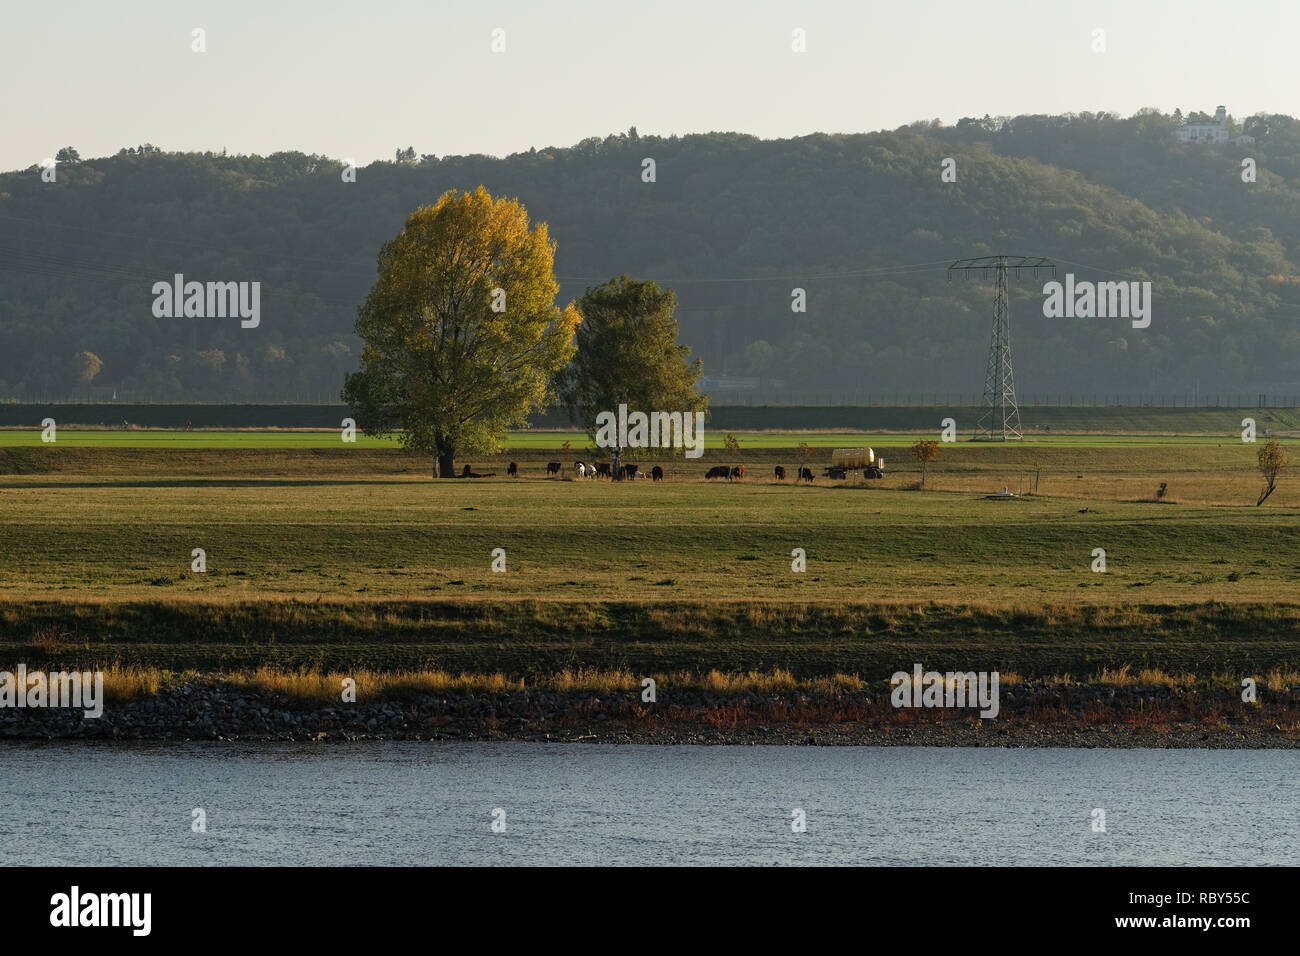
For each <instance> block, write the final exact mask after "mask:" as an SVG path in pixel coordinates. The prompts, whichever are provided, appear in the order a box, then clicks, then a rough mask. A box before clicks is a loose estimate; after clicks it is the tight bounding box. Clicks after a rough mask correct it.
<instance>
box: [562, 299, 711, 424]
mask: <svg viewBox="0 0 1300 956" xmlns="http://www.w3.org/2000/svg"><path fill="white" fill-rule="evenodd" d="M577 306H578V311H579V312H580V313H581V314H582V324H581V325H580V326H578V331H577V336H576V351H575V353H574V356H573V361H572V362H571V363H570V364H569V365H567V366H565V368H564V369H563V370H562V371H561V372H560V373H559V374H558V375H557V376H556V385H557V395H558V398H559V401H560V404H561V405H563V406H564V407H565V408H566V409H567V410H568V411H569V415H570V417H571V418H572V419H573V421H575V422H579V423H580V424H582V425H583V426H585V427H586V428H587V434H588V436H589V437H591V438H592V440H593V441H594V440H595V437H596V416H597V415H598V414H599V413H601V412H605V411H610V412H612V411H616V410H617V409H618V406H619V405H620V404H626V405H627V406H628V408H629V409H630V410H633V411H642V412H646V413H649V412H651V411H664V412H682V413H686V412H697V411H704V410H705V408H706V405H707V399H706V398H704V397H703V396H701V395H699V394H697V392H696V389H695V386H696V381H697V380H698V379H699V376H700V371H701V369H702V368H703V365H702V363H701V362H700V361H699V360H696V361H695V362H691V361H690V354H691V349H690V347H689V346H687V345H683V344H681V343H679V342H678V341H677V334H678V329H677V319H676V317H675V315H674V313H675V311H676V309H677V297H676V296H675V295H674V294H673V292H672V290H671V289H666V290H661V289H660V288H659V286H658V285H657V284H656V283H655V282H654V281H652V280H638V279H629V278H628V277H627V276H622V277H620V278H618V279H610V280H609V281H608V282H606V283H605V284H604V285H600V286H596V287H594V288H591V289H588V290H587V291H586V293H585V294H584V295H583V296H582V297H581V298H580V299H578V303H577Z"/></svg>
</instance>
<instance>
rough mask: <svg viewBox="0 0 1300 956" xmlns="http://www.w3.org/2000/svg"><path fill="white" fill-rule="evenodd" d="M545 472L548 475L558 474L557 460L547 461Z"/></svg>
mask: <svg viewBox="0 0 1300 956" xmlns="http://www.w3.org/2000/svg"><path fill="white" fill-rule="evenodd" d="M546 473H547V474H548V475H558V474H559V473H560V463H559V462H558V461H548V462H547V463H546Z"/></svg>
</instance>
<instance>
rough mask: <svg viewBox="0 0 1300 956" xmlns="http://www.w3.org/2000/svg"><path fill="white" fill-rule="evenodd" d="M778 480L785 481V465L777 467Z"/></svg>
mask: <svg viewBox="0 0 1300 956" xmlns="http://www.w3.org/2000/svg"><path fill="white" fill-rule="evenodd" d="M776 480H777V481H785V466H784V465H777V466H776Z"/></svg>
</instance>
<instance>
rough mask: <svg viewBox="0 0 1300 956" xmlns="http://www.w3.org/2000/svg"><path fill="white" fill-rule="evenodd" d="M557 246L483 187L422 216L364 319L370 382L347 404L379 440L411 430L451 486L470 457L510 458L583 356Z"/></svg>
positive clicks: (383, 271) (382, 276)
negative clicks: (507, 446)
mask: <svg viewBox="0 0 1300 956" xmlns="http://www.w3.org/2000/svg"><path fill="white" fill-rule="evenodd" d="M554 257H555V244H554V243H553V242H552V241H551V240H550V238H549V237H548V235H547V231H546V224H545V223H538V224H537V225H536V226H534V227H533V228H531V229H530V228H529V226H528V214H527V213H526V212H525V210H524V207H523V206H521V205H520V204H519V203H518V202H517V201H515V200H512V199H493V198H492V196H490V195H489V194H488V192H487V190H486V189H484V188H483V187H482V186H480V187H479V188H478V189H476V190H474V191H473V192H460V191H458V190H454V189H453V190H449V191H448V192H445V193H443V195H442V196H441V197H439V199H438V201H437V202H436V203H435V204H434V205H433V206H421V207H420V208H419V209H417V210H415V212H413V213H411V215H410V216H409V217H407V220H406V226H405V228H403V229H402V232H401V233H400V234H399V235H398V236H397V238H395V239H393V240H392V241H391V242H388V243H385V244H384V246H383V248H382V249H381V250H380V251H379V277H378V279H377V280H376V281H375V285H374V287H373V288H372V289H371V290H370V294H369V295H368V296H367V297H366V301H365V304H364V305H362V306H361V308H360V309H359V310H358V312H359V318H358V319H357V324H356V332H357V335H359V336H360V337H361V339H362V341H363V342H364V343H365V344H364V347H363V348H362V350H361V370H360V371H358V372H354V373H352V374H350V375H348V376H347V380H346V383H345V385H344V388H343V400H344V401H345V402H347V403H348V404H349V405H350V406H351V407H352V408H353V409H354V411H355V414H356V418H357V425H358V426H359V427H360V428H361V429H362V430H363V431H365V432H366V433H367V434H370V435H382V434H388V433H391V432H392V431H394V430H396V429H399V428H400V429H401V433H400V440H401V443H402V445H403V446H404V447H406V448H410V449H412V450H414V451H418V452H422V453H427V454H432V455H434V456H435V457H436V458H437V473H438V475H439V476H440V477H443V478H450V477H452V476H453V475H454V474H455V467H454V460H455V457H456V455H457V454H459V453H478V454H490V453H494V452H496V451H499V450H500V445H501V440H502V439H503V438H504V436H505V434H506V432H507V431H508V430H509V429H510V428H512V427H515V426H518V425H522V424H524V423H525V422H526V420H527V416H528V413H529V412H530V411H533V410H535V409H540V408H543V407H545V406H546V405H547V404H548V402H549V401H550V399H551V397H552V392H551V382H552V377H553V376H554V374H555V373H556V371H557V370H559V369H561V368H563V367H564V365H565V363H566V362H568V360H569V358H570V356H571V355H572V354H573V334H574V330H575V329H576V328H577V326H578V323H579V321H580V316H579V313H578V311H577V309H575V308H574V306H573V304H572V303H570V304H569V305H568V306H567V307H566V308H564V309H560V308H558V307H556V305H555V295H556V293H557V292H558V291H559V286H558V284H557V283H556V281H555V274H554Z"/></svg>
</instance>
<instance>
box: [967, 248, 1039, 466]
mask: <svg viewBox="0 0 1300 956" xmlns="http://www.w3.org/2000/svg"><path fill="white" fill-rule="evenodd" d="M1022 269H1033V270H1034V276H1035V277H1037V275H1038V270H1039V269H1044V270H1046V271H1047V272H1048V274H1049V275H1051V276H1053V277H1055V275H1056V263H1054V262H1051V261H1050V260H1048V259H1043V258H1041V257H1038V256H980V257H978V258H975V259H958V260H957V261H956V262H954V263H953V264H952V265H950V266H949V267H948V281H949V282H951V281H952V274H953V273H954V272H959V273H961V275H962V277H963V278H966V277H968V276H969V275H970V274H971V273H976V272H977V273H979V275H980V276H981V277H987V276H988V274H989V273H990V272H991V273H993V281H994V293H993V334H992V337H991V339H990V341H989V360H988V366H987V367H986V368H985V371H984V411H983V413H981V415H980V419H979V423H978V424H977V425H976V427H975V435H974V437H973V438H972V439H971V440H972V441H1012V440H1018V439H1020V438H1022V437H1024V436H1022V435H1021V434H1020V406H1019V405H1017V404H1016V379H1015V374H1014V373H1013V372H1012V370H1011V306H1010V304H1009V302H1008V298H1007V273H1008V272H1011V271H1014V272H1015V274H1016V277H1017V278H1019V277H1020V272H1021V270H1022Z"/></svg>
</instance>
